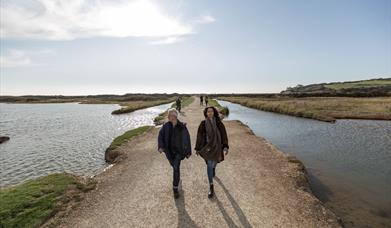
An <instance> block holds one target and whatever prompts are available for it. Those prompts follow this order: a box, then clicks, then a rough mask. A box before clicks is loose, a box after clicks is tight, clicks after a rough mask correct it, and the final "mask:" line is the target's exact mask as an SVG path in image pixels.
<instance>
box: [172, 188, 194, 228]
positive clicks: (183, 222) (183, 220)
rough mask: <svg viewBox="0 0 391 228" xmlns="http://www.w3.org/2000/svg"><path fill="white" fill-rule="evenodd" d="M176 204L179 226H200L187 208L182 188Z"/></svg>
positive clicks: (180, 227) (192, 227) (191, 227)
mask: <svg viewBox="0 0 391 228" xmlns="http://www.w3.org/2000/svg"><path fill="white" fill-rule="evenodd" d="M175 206H176V208H177V210H178V228H182V227H190V228H198V226H197V225H196V224H195V223H194V221H193V220H192V219H191V217H190V215H189V214H188V213H187V211H186V208H185V194H184V191H183V190H182V194H181V196H180V197H179V198H178V199H176V200H175Z"/></svg>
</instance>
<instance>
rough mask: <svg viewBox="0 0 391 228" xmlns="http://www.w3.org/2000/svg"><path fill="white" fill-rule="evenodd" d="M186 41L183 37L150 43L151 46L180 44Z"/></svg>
mask: <svg viewBox="0 0 391 228" xmlns="http://www.w3.org/2000/svg"><path fill="white" fill-rule="evenodd" d="M183 40H184V39H183V38H182V37H175V36H173V37H167V38H165V39H160V40H155V41H151V42H149V43H150V44H155V45H157V44H174V43H178V42H182V41H183Z"/></svg>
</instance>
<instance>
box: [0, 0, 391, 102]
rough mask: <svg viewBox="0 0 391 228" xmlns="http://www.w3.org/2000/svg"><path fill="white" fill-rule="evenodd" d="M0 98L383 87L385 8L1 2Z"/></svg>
mask: <svg viewBox="0 0 391 228" xmlns="http://www.w3.org/2000/svg"><path fill="white" fill-rule="evenodd" d="M0 10H1V14H0V17H1V18H0V19H1V20H0V21H1V22H0V23H1V32H0V35H1V38H0V41H1V50H0V94H1V95H25V94H63V95H77V94H80V95H82V94H124V93H136V92H145V93H154V92H168V93H172V92H180V93H198V92H208V93H215V92H217V93H219V92H223V93H240V92H249V93H252V92H256V93H264V92H280V91H281V90H283V89H285V88H286V87H288V86H294V85H296V84H310V83H318V82H331V81H347V80H360V79H368V78H374V77H391V1H389V0H339V1H334V0H323V1H321V0H296V1H293V0H268V1H265V0H258V1H233V0H232V1H227V0H225V1H222V0H215V1H206V0H205V1H204V0H197V1H196V0H193V1H185V0H183V1H179V0H175V1H174V0H161V1H154V0H130V1H125V0H110V1H109V0H68V1H64V0H2V1H1V9H0Z"/></svg>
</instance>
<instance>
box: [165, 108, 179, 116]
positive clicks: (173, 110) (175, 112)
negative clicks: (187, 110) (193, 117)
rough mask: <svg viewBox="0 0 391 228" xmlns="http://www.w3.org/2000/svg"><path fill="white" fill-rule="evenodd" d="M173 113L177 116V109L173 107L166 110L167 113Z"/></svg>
mask: <svg viewBox="0 0 391 228" xmlns="http://www.w3.org/2000/svg"><path fill="white" fill-rule="evenodd" d="M170 114H172V115H175V116H176V117H178V111H177V110H176V109H175V108H170V109H169V110H168V111H167V115H170Z"/></svg>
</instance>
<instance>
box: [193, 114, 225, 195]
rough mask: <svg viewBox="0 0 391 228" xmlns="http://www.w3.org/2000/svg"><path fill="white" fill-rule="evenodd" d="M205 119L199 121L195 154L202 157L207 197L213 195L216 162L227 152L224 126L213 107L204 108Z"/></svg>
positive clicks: (221, 159) (222, 158)
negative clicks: (205, 170) (205, 172)
mask: <svg viewBox="0 0 391 228" xmlns="http://www.w3.org/2000/svg"><path fill="white" fill-rule="evenodd" d="M204 116H205V120H203V121H201V123H200V126H199V127H198V132H197V142H196V147H195V150H196V154H197V155H200V156H201V157H202V158H204V160H205V162H206V166H207V174H208V181H209V193H208V197H209V198H212V197H213V196H214V187H213V177H214V176H215V175H216V165H217V163H219V162H221V161H223V160H224V155H227V154H228V149H229V146H228V137H227V131H226V130H225V126H224V124H223V122H222V121H221V119H220V117H219V113H218V111H217V109H216V108H215V107H207V108H205V109H204Z"/></svg>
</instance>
